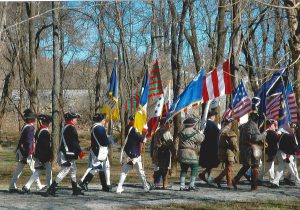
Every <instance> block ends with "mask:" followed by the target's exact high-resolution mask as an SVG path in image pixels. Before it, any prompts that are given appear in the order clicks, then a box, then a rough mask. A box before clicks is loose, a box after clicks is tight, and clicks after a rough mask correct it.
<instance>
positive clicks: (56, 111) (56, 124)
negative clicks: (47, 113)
mask: <svg viewBox="0 0 300 210" xmlns="http://www.w3.org/2000/svg"><path fill="white" fill-rule="evenodd" d="M52 8H53V11H52V17H53V87H52V117H53V123H52V142H53V149H54V154H57V149H58V144H59V138H60V105H59V96H60V51H59V29H58V27H59V8H60V2H57V1H56V2H52Z"/></svg>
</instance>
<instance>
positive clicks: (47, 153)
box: [22, 114, 53, 193]
mask: <svg viewBox="0 0 300 210" xmlns="http://www.w3.org/2000/svg"><path fill="white" fill-rule="evenodd" d="M37 119H38V120H39V121H40V124H41V126H40V127H39V129H38V130H37V131H36V133H35V153H34V168H35V171H34V172H33V174H32V175H31V177H30V179H29V180H28V182H27V183H26V184H25V186H24V187H23V188H22V192H23V193H29V192H30V187H31V185H32V183H33V182H34V181H36V180H37V179H38V178H39V175H40V173H41V172H42V171H43V170H45V169H46V177H47V184H48V187H49V186H50V185H51V184H52V166H51V161H52V159H53V152H52V143H51V135H50V132H49V125H50V123H51V122H52V117H51V116H50V115H44V114H41V115H39V116H38V117H37Z"/></svg>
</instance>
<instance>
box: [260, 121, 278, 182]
mask: <svg viewBox="0 0 300 210" xmlns="http://www.w3.org/2000/svg"><path fill="white" fill-rule="evenodd" d="M266 131H267V136H266V141H267V144H268V147H267V148H266V157H267V160H266V161H265V165H262V166H261V169H260V171H259V175H258V183H259V184H262V182H263V177H264V175H265V174H266V172H268V173H269V175H270V181H273V180H274V177H275V172H274V162H275V159H277V158H276V153H277V150H278V141H279V135H278V133H277V132H276V121H275V120H273V119H268V120H267V121H266ZM264 155H265V154H264Z"/></svg>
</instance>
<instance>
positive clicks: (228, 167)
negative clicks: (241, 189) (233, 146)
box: [225, 162, 233, 188]
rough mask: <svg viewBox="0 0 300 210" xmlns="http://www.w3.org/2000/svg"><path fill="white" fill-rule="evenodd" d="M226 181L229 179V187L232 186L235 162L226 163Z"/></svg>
mask: <svg viewBox="0 0 300 210" xmlns="http://www.w3.org/2000/svg"><path fill="white" fill-rule="evenodd" d="M225 169H226V171H225V172H226V181H227V187H229V188H232V174H233V163H232V162H229V163H228V164H227V165H226V168H225Z"/></svg>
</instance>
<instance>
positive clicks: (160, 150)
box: [152, 118, 175, 189]
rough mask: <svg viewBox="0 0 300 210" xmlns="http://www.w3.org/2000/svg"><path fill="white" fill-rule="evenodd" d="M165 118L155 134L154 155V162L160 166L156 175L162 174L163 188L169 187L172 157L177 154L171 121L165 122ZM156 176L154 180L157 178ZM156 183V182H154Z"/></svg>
mask: <svg viewBox="0 0 300 210" xmlns="http://www.w3.org/2000/svg"><path fill="white" fill-rule="evenodd" d="M164 121H165V118H162V119H161V120H160V127H159V129H158V130H157V131H156V133H155V136H154V139H153V140H154V149H153V155H152V162H153V164H155V165H156V166H158V168H159V170H158V173H156V176H159V177H160V176H162V180H163V189H167V188H169V187H170V186H169V185H168V172H169V169H171V158H172V156H174V155H175V147H174V144H173V136H172V134H171V133H170V123H171V121H170V120H169V121H167V122H164ZM157 179H158V178H157V177H154V181H155V180H157ZM154 184H155V183H154Z"/></svg>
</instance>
